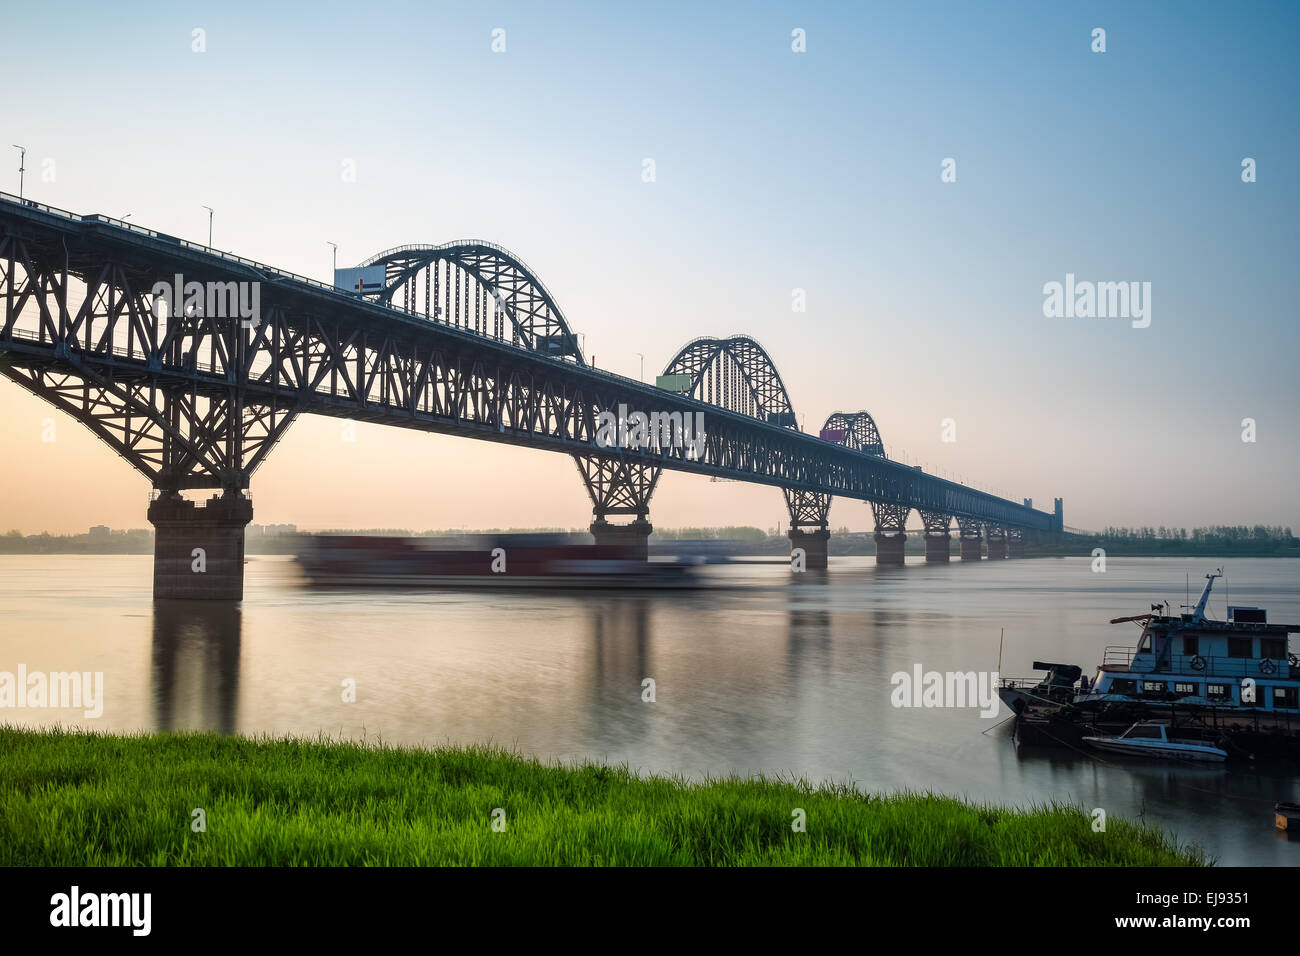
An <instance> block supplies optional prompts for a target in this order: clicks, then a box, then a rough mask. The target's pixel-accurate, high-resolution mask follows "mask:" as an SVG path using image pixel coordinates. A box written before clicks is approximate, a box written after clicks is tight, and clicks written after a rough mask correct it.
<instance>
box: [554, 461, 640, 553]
mask: <svg viewBox="0 0 1300 956" xmlns="http://www.w3.org/2000/svg"><path fill="white" fill-rule="evenodd" d="M573 460H574V461H575V462H576V463H577V465H578V473H579V474H580V475H582V482H583V484H584V485H586V487H587V494H588V495H589V496H590V498H591V514H592V517H593V518H595V519H596V520H595V521H593V522H592V523H591V534H592V537H594V538H595V539H596V544H598V545H601V546H602V547H619V548H625V549H627V551H628V552H629V554H630V556H631V557H633V558H639V559H640V560H642V561H648V560H649V559H650V533H651V532H652V531H653V530H654V528H653V527H652V526H651V525H650V521H649V520H648V519H649V517H650V496H651V495H652V494H654V490H655V485H657V484H658V483H659V475H660V474H661V472H662V469H661V468H660V467H659V466H658V465H645V464H642V463H640V462H637V461H629V460H626V459H622V458H596V457H593V456H589V455H574V456H573ZM610 515H630V516H632V517H633V518H634V520H633V521H632V522H631V523H630V524H623V525H619V524H610V523H609V521H608V520H606V519H607V518H608V517H609V516H610Z"/></svg>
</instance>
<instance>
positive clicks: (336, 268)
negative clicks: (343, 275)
mask: <svg viewBox="0 0 1300 956" xmlns="http://www.w3.org/2000/svg"><path fill="white" fill-rule="evenodd" d="M325 245H327V246H333V247H334V272H332V273H330V285H334V284H335V282H334V276H335V274H336V273H337V272H338V271H339V246H338V243H337V242H330V241H329V240H328V239H326V240H325Z"/></svg>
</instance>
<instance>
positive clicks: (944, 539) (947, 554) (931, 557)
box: [925, 531, 952, 564]
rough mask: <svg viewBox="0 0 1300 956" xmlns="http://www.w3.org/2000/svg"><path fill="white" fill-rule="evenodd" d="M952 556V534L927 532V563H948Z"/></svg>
mask: <svg viewBox="0 0 1300 956" xmlns="http://www.w3.org/2000/svg"><path fill="white" fill-rule="evenodd" d="M951 558H952V535H950V534H949V533H948V532H947V531H945V532H943V533H942V534H930V533H929V532H928V531H927V532H926V534H925V560H926V563H927V564H947V563H948V561H949V560H951Z"/></svg>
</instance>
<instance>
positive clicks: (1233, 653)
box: [1228, 637, 1255, 657]
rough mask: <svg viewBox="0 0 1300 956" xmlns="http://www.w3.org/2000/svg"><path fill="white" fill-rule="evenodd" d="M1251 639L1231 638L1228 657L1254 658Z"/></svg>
mask: <svg viewBox="0 0 1300 956" xmlns="http://www.w3.org/2000/svg"><path fill="white" fill-rule="evenodd" d="M1251 643H1252V641H1251V639H1250V638H1249V637H1230V638H1228V656H1229V657H1254V656H1255V655H1254V654H1252V653H1251V646H1250V645H1251Z"/></svg>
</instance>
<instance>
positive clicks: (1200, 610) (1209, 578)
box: [1192, 568, 1223, 621]
mask: <svg viewBox="0 0 1300 956" xmlns="http://www.w3.org/2000/svg"><path fill="white" fill-rule="evenodd" d="M1221 577H1223V568H1219V570H1217V571H1211V572H1210V573H1209V574H1207V575H1206V576H1205V590H1204V591H1202V592H1201V599H1200V600H1199V601H1197V602H1196V610H1194V611H1192V620H1193V621H1204V620H1205V605H1206V602H1207V601H1209V600H1210V589H1211V588H1213V587H1214V579H1215V578H1221Z"/></svg>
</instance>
